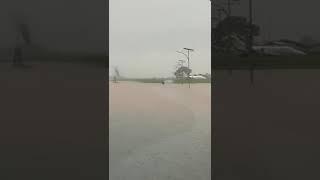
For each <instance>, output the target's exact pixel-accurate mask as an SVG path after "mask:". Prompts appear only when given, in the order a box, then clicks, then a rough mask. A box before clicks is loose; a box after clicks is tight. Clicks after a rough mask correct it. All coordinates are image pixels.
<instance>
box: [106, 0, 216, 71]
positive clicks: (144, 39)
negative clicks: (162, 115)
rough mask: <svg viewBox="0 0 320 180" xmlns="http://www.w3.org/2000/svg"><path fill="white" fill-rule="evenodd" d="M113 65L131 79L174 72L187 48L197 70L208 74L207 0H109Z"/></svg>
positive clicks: (208, 24)
mask: <svg viewBox="0 0 320 180" xmlns="http://www.w3.org/2000/svg"><path fill="white" fill-rule="evenodd" d="M109 5H110V11H109V22H110V25H109V28H110V30H109V31H110V33H109V36H110V37H109V38H110V42H109V45H110V64H109V65H110V67H111V68H112V67H114V66H117V67H118V68H119V71H120V73H121V74H122V75H123V76H127V77H168V76H173V72H174V70H175V69H174V66H175V65H176V64H177V61H178V60H180V59H185V57H184V56H183V55H182V54H178V53H176V51H177V50H181V49H182V48H184V47H188V48H193V49H195V52H193V53H191V61H190V62H191V63H190V66H191V68H192V69H193V72H194V73H207V72H208V73H210V67H211V64H210V53H211V52H210V51H211V49H210V47H211V41H210V39H211V37H210V33H211V32H210V31H211V29H210V25H211V24H210V23H211V20H210V18H211V15H210V1H209V0H200V1H194V0H162V1H156V0H137V1H130V0H110V1H109Z"/></svg>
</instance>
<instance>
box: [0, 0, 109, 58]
mask: <svg viewBox="0 0 320 180" xmlns="http://www.w3.org/2000/svg"><path fill="white" fill-rule="evenodd" d="M106 3H107V2H104V1H84V0H67V1H64V0H55V1H52V0H28V1H23V0H4V1H2V4H1V7H0V9H1V11H0V21H1V28H0V35H1V42H0V48H10V47H12V46H13V45H14V43H15V38H16V32H15V29H14V21H13V19H14V17H15V16H16V17H17V16H21V17H23V18H24V19H25V21H26V22H27V23H28V25H29V28H30V31H31V39H32V41H33V42H34V44H37V45H39V46H42V47H45V48H48V49H51V50H54V51H64V52H65V51H67V52H90V53H91V52H94V53H104V52H106V28H105V27H106V26H105V24H106V21H107V20H106V19H107V17H106V15H107V9H106Z"/></svg>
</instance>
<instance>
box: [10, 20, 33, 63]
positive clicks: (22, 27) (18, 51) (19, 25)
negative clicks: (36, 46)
mask: <svg viewBox="0 0 320 180" xmlns="http://www.w3.org/2000/svg"><path fill="white" fill-rule="evenodd" d="M15 23H16V29H17V37H16V43H15V44H16V45H15V47H14V48H13V58H12V61H13V62H12V63H13V65H14V66H21V65H24V64H23V49H24V47H25V46H28V45H30V44H31V36H30V30H29V26H28V24H27V23H26V22H24V21H22V20H21V19H19V20H17V21H16V22H15ZM21 41H23V42H21Z"/></svg>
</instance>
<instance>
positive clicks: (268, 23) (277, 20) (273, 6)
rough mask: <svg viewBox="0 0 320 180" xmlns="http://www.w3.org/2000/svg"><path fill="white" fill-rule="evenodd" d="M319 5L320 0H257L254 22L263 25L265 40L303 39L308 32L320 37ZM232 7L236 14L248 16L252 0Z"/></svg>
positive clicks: (245, 0) (309, 34) (262, 31)
mask: <svg viewBox="0 0 320 180" xmlns="http://www.w3.org/2000/svg"><path fill="white" fill-rule="evenodd" d="M319 5H320V2H319V1H317V0H306V1H301V0H281V1H279V0H268V1H262V0H257V1H255V0H253V14H254V16H253V22H254V23H255V24H257V25H259V26H260V27H261V37H260V38H261V39H265V40H275V39H280V38H281V39H282V38H286V39H292V40H299V39H300V38H301V37H302V36H305V35H308V36H311V37H313V38H314V39H316V40H320V34H319V31H320V23H318V22H317V21H316V19H317V17H319V15H320V11H319ZM232 9H233V15H241V16H245V17H248V0H240V3H239V5H234V6H233V8H232Z"/></svg>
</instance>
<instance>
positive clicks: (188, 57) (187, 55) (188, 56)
mask: <svg viewBox="0 0 320 180" xmlns="http://www.w3.org/2000/svg"><path fill="white" fill-rule="evenodd" d="M183 49H184V50H187V52H188V53H187V54H186V53H184V52H181V51H177V53H180V54H183V55H184V56H186V58H187V60H188V69H189V70H190V51H191V52H193V51H194V49H190V48H183ZM188 83H189V88H190V73H188Z"/></svg>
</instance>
